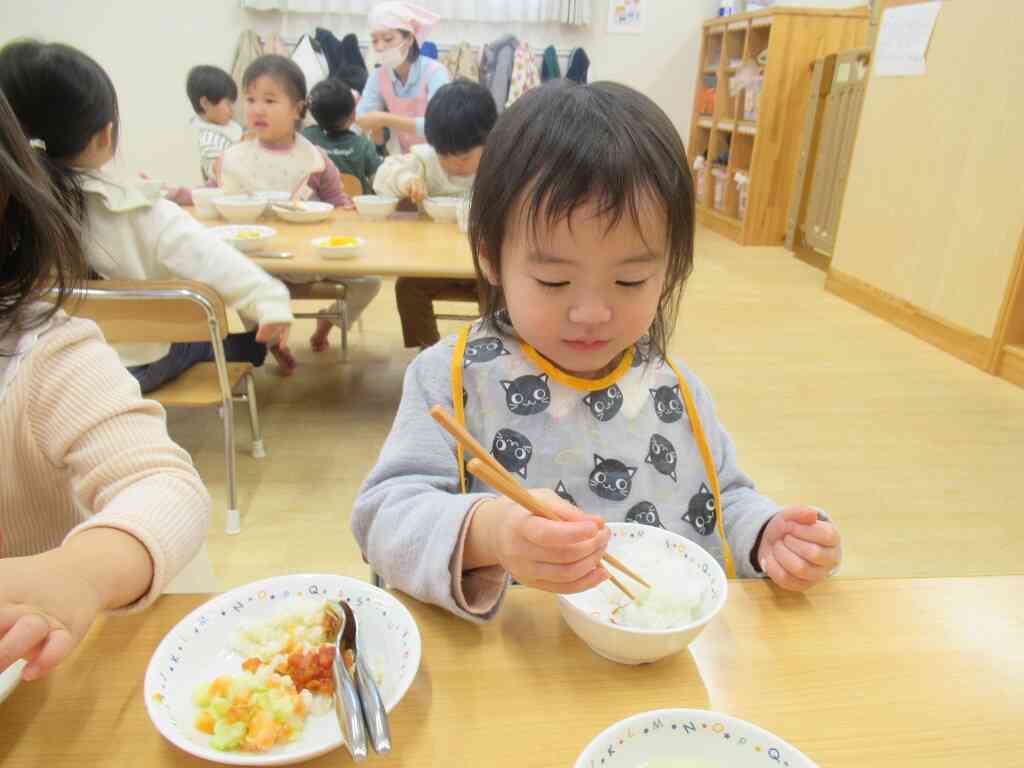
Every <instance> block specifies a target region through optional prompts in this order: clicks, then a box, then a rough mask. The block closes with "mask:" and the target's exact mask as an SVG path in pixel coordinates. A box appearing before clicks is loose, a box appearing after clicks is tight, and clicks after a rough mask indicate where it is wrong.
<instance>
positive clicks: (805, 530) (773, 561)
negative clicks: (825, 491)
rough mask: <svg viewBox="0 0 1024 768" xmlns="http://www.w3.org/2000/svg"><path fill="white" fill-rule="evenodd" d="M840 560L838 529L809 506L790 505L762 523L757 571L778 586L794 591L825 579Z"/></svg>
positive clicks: (807, 587) (841, 554) (840, 544)
mask: <svg viewBox="0 0 1024 768" xmlns="http://www.w3.org/2000/svg"><path fill="white" fill-rule="evenodd" d="M842 559H843V550H842V542H841V541H840V537H839V530H838V529H837V528H836V527H835V526H834V525H833V524H832V523H831V522H829V521H828V520H821V519H819V518H818V512H817V510H815V509H811V508H809V507H790V508H789V509H784V510H782V511H781V512H779V513H777V514H776V515H775V517H773V518H772V519H771V520H770V521H769V522H768V525H766V526H765V529H764V534H763V535H762V536H761V545H760V547H759V548H758V551H757V561H758V562H759V563H760V564H761V570H763V571H764V572H765V574H767V576H768V577H769V578H770V579H771V580H772V581H774V582H775V583H776V584H778V585H779V586H780V587H783V588H784V589H789V590H793V591H794V592H803V591H804V590H806V589H810V588H811V587H813V586H814V585H815V584H817V583H818V582H819V581H824V580H825V579H827V578H828V577H829V574H831V573H832V571H833V570H834V569H835V568H836V567H837V566H838V565H839V563H840V562H842Z"/></svg>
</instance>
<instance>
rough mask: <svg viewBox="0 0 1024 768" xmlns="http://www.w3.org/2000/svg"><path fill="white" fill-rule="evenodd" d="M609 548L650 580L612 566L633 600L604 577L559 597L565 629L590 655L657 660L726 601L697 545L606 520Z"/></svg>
mask: <svg viewBox="0 0 1024 768" xmlns="http://www.w3.org/2000/svg"><path fill="white" fill-rule="evenodd" d="M608 527H609V528H610V529H611V530H612V540H611V543H610V544H609V545H608V551H609V553H611V554H612V555H614V556H616V557H617V558H619V559H620V560H621V561H622V562H624V563H625V564H626V565H628V566H629V567H630V568H631V569H633V570H634V571H636V572H637V573H639V574H640V575H641V576H643V577H644V578H645V579H646V580H647V581H649V582H650V583H651V584H652V586H653V587H654V589H652V590H651V591H650V593H649V594H645V593H646V591H647V590H646V589H645V588H644V587H643V586H642V585H641V584H639V583H637V582H635V581H633V580H632V579H630V578H629V577H628V576H626V575H625V574H622V573H621V572H619V571H617V570H616V569H614V568H612V567H611V566H606V567H607V568H609V569H610V570H611V572H612V573H615V574H616V576H617V577H618V578H619V579H620V581H622V582H623V583H624V584H625V585H626V586H627V587H628V588H629V589H630V590H631V591H633V592H634V594H636V595H637V598H638V604H636V605H630V601H629V599H628V598H627V597H626V596H625V595H624V594H623V593H622V592H620V591H619V589H618V588H617V587H616V586H615V585H613V584H611V583H610V582H607V581H606V582H605V583H603V584H601V585H600V586H598V587H595V588H594V589H589V590H587V591H586V592H581V593H579V594H576V595H559V596H558V605H559V609H560V610H561V612H562V617H563V618H564V619H565V621H566V623H567V624H568V625H569V627H570V628H571V629H572V630H573V631H574V632H575V633H576V634H577V635H579V636H580V639H582V640H583V641H584V642H585V643H586V644H587V645H588V646H590V648H591V649H592V650H593V651H594V652H595V653H597V654H599V655H601V656H604V657H605V658H607V659H610V660H612V661H617V662H619V663H622V664H643V663H647V662H652V661H657V660H658V659H661V658H664V657H665V656H669V655H671V654H673V653H677V652H679V651H681V650H682V649H683V648H685V647H686V646H688V645H689V644H690V643H691V642H693V640H694V639H696V637H697V636H698V635H699V634H700V633H701V631H702V630H703V629H704V627H705V626H706V625H707V624H708V623H709V622H710V621H711V619H713V618H714V617H715V615H716V614H717V613H718V612H719V611H720V610H721V609H722V606H724V605H725V600H726V595H727V593H728V585H727V581H726V578H725V572H724V571H723V570H722V567H721V566H720V565H719V564H718V562H717V561H716V560H715V559H714V558H713V557H712V556H711V554H710V553H708V552H707V551H706V550H705V549H704V548H702V547H701V546H700V545H699V544H697V543H695V542H692V541H690V540H689V539H686V538H685V537H683V536H680V535H679V534H676V533H672V532H671V531H667V530H665V529H663V528H654V527H651V526H646V525H639V524H636V523H608Z"/></svg>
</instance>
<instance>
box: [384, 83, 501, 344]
mask: <svg viewBox="0 0 1024 768" xmlns="http://www.w3.org/2000/svg"><path fill="white" fill-rule="evenodd" d="M497 120H498V109H497V107H496V106H495V104H494V97H493V96H492V95H491V94H490V92H489V91H488V90H487V89H486V88H484V87H483V86H482V85H480V84H479V83H473V82H470V81H468V80H456V81H455V82H453V83H449V84H448V85H445V86H442V87H441V88H439V89H438V91H437V93H436V94H434V98H433V99H431V100H430V103H429V104H428V105H427V113H426V117H425V119H424V130H425V132H426V135H427V143H426V144H417V145H416V146H414V147H413V148H412V149H411V150H410V151H409V153H408V154H406V155H399V156H395V157H389V158H387V159H386V160H385V161H384V164H383V165H382V166H381V167H380V169H379V170H378V171H377V176H376V178H375V179H374V182H373V186H374V189H375V190H376V191H377V193H378V194H381V195H391V196H393V197H403V198H408V199H410V200H412V201H413V202H414V203H419V202H421V201H422V200H423V198H425V197H435V196H436V197H443V196H463V195H466V196H468V194H469V192H470V191H471V190H472V187H473V178H474V176H475V175H476V170H477V167H478V166H479V165H480V158H481V156H482V154H483V150H484V144H485V143H486V141H487V136H488V134H490V132H491V129H492V128H494V124H495V122H497ZM465 204H466V205H468V200H467V201H466V203H465ZM395 298H396V300H397V302H398V314H399V316H400V318H401V321H402V337H403V340H404V342H405V346H406V347H420V348H426V347H429V346H431V345H432V344H436V343H437V342H438V340H439V339H440V338H441V336H440V334H439V333H438V329H437V319H436V318H435V317H434V310H433V303H434V302H435V301H476V300H477V298H478V297H477V288H476V281H474V280H452V279H449V278H432V277H431V278H421V277H400V278H398V280H396V281H395Z"/></svg>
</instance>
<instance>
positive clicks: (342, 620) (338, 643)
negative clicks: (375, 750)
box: [327, 601, 368, 762]
mask: <svg viewBox="0 0 1024 768" xmlns="http://www.w3.org/2000/svg"><path fill="white" fill-rule="evenodd" d="M327 610H328V611H330V613H331V614H332V615H333V616H334V618H335V619H337V621H338V624H339V628H338V636H337V638H336V639H335V641H334V663H333V665H332V671H333V673H334V688H335V696H334V709H335V712H336V713H337V715H338V725H340V726H341V733H342V735H343V736H344V737H345V746H346V747H347V748H348V751H349V752H350V753H351V754H352V759H353V760H354V761H355V762H359V761H360V760H365V759H366V757H367V754H368V752H367V747H366V725H365V724H364V722H363V707H362V705H361V704H360V702H359V694H358V692H357V691H356V686H355V683H354V682H353V680H352V674H351V673H350V672H349V671H348V668H347V667H346V666H345V657H344V655H343V654H344V650H345V648H353V649H354V648H355V639H356V638H355V632H356V625H355V622H354V621H348V620H347V617H346V613H345V612H343V611H339V610H338V607H337V606H336V605H334V603H332V602H330V601H328V602H327ZM356 658H358V654H356Z"/></svg>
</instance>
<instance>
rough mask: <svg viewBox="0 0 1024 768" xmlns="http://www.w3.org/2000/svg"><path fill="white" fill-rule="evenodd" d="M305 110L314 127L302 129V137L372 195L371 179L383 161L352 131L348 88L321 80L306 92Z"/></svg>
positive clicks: (353, 108) (352, 106)
mask: <svg viewBox="0 0 1024 768" xmlns="http://www.w3.org/2000/svg"><path fill="white" fill-rule="evenodd" d="M309 111H310V112H312V113H313V119H314V120H316V122H317V124H316V125H311V126H309V127H308V128H304V129H303V130H302V135H303V136H305V137H306V138H307V139H309V140H310V141H311V142H313V143H314V144H316V145H317V146H318V147H320V148H321V149H322V150H323V151H324V152H326V153H327V156H328V157H329V158H331V160H333V161H334V164H335V165H336V166H337V167H338V170H339V171H340V172H341V173H347V174H349V175H350V176H355V177H356V178H357V179H359V183H360V184H361V185H362V188H363V194H367V195H369V194H373V176H374V174H375V173H377V168H379V167H380V164H381V163H382V162H384V161H383V159H382V158H381V156H380V155H378V154H377V148H376V147H374V146H373V143H372V142H371V141H370V140H369V139H367V138H366V137H365V136H362V135H360V134H358V133H355V132H354V131H352V124H353V123H354V122H355V114H356V100H355V97H354V96H353V95H352V89H351V88H350V87H349V86H348V85H347V84H346V83H344V82H342V81H341V80H338V79H336V78H333V77H331V78H328V79H326V80H321V81H320V82H319V83H317V84H316V85H315V86H313V90H312V91H310V93H309Z"/></svg>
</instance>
